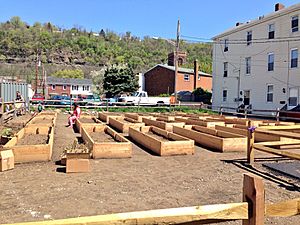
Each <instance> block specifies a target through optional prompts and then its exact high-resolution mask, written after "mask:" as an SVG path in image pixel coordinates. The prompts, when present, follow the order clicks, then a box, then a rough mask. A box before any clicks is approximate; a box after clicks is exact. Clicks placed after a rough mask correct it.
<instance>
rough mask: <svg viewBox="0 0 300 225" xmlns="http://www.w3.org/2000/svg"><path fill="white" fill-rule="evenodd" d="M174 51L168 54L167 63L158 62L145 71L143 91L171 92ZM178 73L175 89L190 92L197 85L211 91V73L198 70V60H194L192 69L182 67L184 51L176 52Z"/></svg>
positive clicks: (173, 82)
mask: <svg viewBox="0 0 300 225" xmlns="http://www.w3.org/2000/svg"><path fill="white" fill-rule="evenodd" d="M174 54H175V53H174V52H172V53H170V54H169V56H168V65H165V64H158V65H156V66H154V67H152V68H151V69H149V70H148V71H147V72H145V74H144V77H145V91H147V92H148V94H149V95H150V96H151V95H152V96H155V95H160V94H172V93H174V92H175V91H174V87H175V66H174V64H175V62H174V58H175V57H174ZM178 56H179V57H178V65H179V67H178V73H177V80H176V91H177V92H178V91H190V92H192V91H193V90H195V89H196V88H198V87H201V88H203V89H204V90H208V91H211V88H212V75H210V74H207V73H204V72H201V71H199V66H198V61H197V60H196V61H195V62H194V69H187V68H182V67H181V66H182V64H184V62H185V61H186V53H183V52H180V53H179V54H178Z"/></svg>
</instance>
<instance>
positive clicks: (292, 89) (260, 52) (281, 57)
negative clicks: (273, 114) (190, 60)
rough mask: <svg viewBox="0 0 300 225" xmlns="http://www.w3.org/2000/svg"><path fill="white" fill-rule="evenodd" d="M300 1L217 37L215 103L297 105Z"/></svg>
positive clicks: (259, 106) (277, 7) (258, 106)
mask: <svg viewBox="0 0 300 225" xmlns="http://www.w3.org/2000/svg"><path fill="white" fill-rule="evenodd" d="M299 17H300V4H297V5H293V6H291V7H288V8H285V7H284V6H283V5H282V4H276V5H275V12H273V13H271V14H269V15H266V16H260V17H259V18H258V19H255V20H253V21H249V22H246V23H243V24H242V23H237V24H236V27H234V28H233V29H230V30H228V31H225V32H224V33H222V34H219V35H217V36H215V37H214V38H213V41H214V45H213V52H214V53H213V108H214V109H217V108H218V107H220V106H223V107H233V108H237V107H241V106H242V107H243V106H246V107H247V106H248V107H249V106H250V107H251V108H252V109H277V108H280V109H281V108H284V107H287V108H288V109H292V108H294V107H296V106H297V105H298V104H299V103H300V101H299V94H300V90H299V89H300V68H299V67H300V64H299V62H298V58H299V51H300V29H299Z"/></svg>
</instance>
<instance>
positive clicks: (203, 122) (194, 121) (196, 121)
mask: <svg viewBox="0 0 300 225" xmlns="http://www.w3.org/2000/svg"><path fill="white" fill-rule="evenodd" d="M175 121H177V122H184V123H185V124H187V125H198V126H203V127H209V128H213V127H215V126H216V125H219V126H225V122H223V121H209V120H201V119H195V118H188V119H186V118H175Z"/></svg>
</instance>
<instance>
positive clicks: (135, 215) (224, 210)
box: [6, 203, 248, 225]
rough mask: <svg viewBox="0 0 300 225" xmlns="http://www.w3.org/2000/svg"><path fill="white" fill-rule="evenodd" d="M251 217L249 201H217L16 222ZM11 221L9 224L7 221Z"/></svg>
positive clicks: (71, 224) (104, 223)
mask: <svg viewBox="0 0 300 225" xmlns="http://www.w3.org/2000/svg"><path fill="white" fill-rule="evenodd" d="M247 218H248V204H247V203H230V204H216V205H205V206H193V207H183V208H171V209H158V210H149V211H140V212H129V213H117V214H109V215H99V216H90V217H79V218H71V219H61V220H50V221H37V222H29V223H15V224H14V225H38V224H39V225H96V224H97V225H124V224H126V225H152V224H156V225H165V224H181V223H188V222H193V221H210V220H225V221H226V220H240V219H247ZM6 225H9V224H6ZM11 225H12V224H11Z"/></svg>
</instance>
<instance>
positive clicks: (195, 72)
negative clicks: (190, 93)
mask: <svg viewBox="0 0 300 225" xmlns="http://www.w3.org/2000/svg"><path fill="white" fill-rule="evenodd" d="M198 73H199V65H198V60H197V59H196V60H195V61H194V89H196V88H197V80H198Z"/></svg>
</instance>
